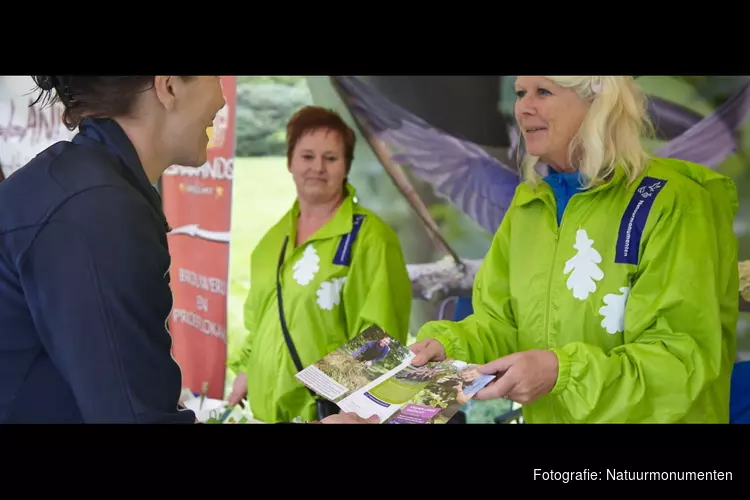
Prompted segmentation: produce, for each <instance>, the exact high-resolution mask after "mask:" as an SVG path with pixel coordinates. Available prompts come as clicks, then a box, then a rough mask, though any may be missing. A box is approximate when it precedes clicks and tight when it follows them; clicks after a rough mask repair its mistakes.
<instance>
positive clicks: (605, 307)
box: [418, 158, 739, 423]
mask: <svg viewBox="0 0 750 500" xmlns="http://www.w3.org/2000/svg"><path fill="white" fill-rule="evenodd" d="M737 208H738V201H737V192H736V189H735V186H734V184H733V183H732V182H731V181H730V180H729V179H727V178H726V177H723V176H721V175H718V174H717V173H715V172H713V171H711V170H709V169H707V168H704V167H702V166H700V165H695V164H691V163H688V162H684V161H680V160H673V159H662V158H654V159H653V160H652V161H651V163H650V165H649V167H648V168H647V170H646V172H644V174H643V175H641V176H640V177H639V178H638V179H636V180H635V181H634V182H633V183H628V181H627V179H626V177H625V174H624V171H623V170H622V169H617V171H616V173H615V174H614V176H613V178H612V180H610V181H609V182H607V183H606V184H604V185H602V186H599V187H596V188H593V189H590V190H588V191H585V192H581V193H577V194H575V195H573V197H572V198H571V199H570V202H569V203H568V206H567V208H566V209H565V212H564V214H563V216H562V222H561V224H560V225H559V226H558V223H557V217H556V202H555V198H554V196H553V192H552V189H551V188H550V186H549V185H547V184H546V183H540V184H539V185H538V186H537V187H533V186H532V185H531V184H529V183H523V184H521V185H520V186H519V187H518V189H517V190H516V194H515V197H514V200H513V202H512V204H511V207H510V209H509V210H508V212H507V214H506V216H505V217H504V219H503V222H502V224H501V226H500V228H499V229H498V231H497V233H496V235H495V237H494V240H493V243H492V245H491V248H490V250H489V252H488V254H487V256H486V258H485V261H484V262H483V264H482V266H481V268H480V270H479V271H478V274H477V277H476V281H475V285H474V292H473V299H472V301H473V306H474V314H473V315H471V316H469V317H468V318H466V319H465V320H464V321H461V322H459V323H452V322H448V321H438V322H432V323H427V324H426V325H425V326H423V328H422V329H421V330H420V332H419V334H418V339H419V340H424V339H426V338H435V339H437V340H439V341H440V342H441V343H442V344H443V345H444V346H445V348H446V351H447V353H448V356H449V357H452V358H456V359H461V360H466V361H469V362H474V363H486V362H489V361H492V360H494V359H497V358H500V357H502V356H505V355H507V354H510V353H514V352H519V351H526V350H532V349H549V350H551V351H552V352H554V353H555V354H556V355H557V357H558V360H559V373H558V378H557V382H556V384H555V386H554V388H553V389H552V391H551V393H550V394H548V395H546V396H544V397H542V398H540V399H539V400H537V401H535V402H534V403H532V404H528V405H525V406H524V409H523V414H524V419H525V421H526V422H528V423H555V422H559V423H566V422H569V423H587V422H617V423H625V422H630V423H636V422H639V423H643V422H720V423H725V422H728V419H729V417H728V412H729V385H730V374H731V370H732V364H733V362H734V358H735V349H736V342H735V337H736V326H737V320H738V302H737V290H738V288H739V277H738V271H737V240H736V237H735V235H734V232H733V230H732V224H733V219H734V217H735V214H736V212H737Z"/></svg>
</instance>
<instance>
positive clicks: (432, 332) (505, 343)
mask: <svg viewBox="0 0 750 500" xmlns="http://www.w3.org/2000/svg"><path fill="white" fill-rule="evenodd" d="M512 217H513V207H511V209H510V210H509V211H508V212H507V213H506V215H505V217H503V221H502V222H501V224H500V227H499V228H498V231H497V233H496V234H495V237H494V238H493V241H492V245H491V246H490V249H489V251H488V252H487V256H486V257H485V259H484V261H483V262H482V264H481V266H480V268H479V270H478V271H477V275H476V277H475V278H474V289H473V293H472V307H473V309H474V312H473V314H471V315H469V316H467V317H466V318H464V319H463V320H461V321H459V322H454V321H448V320H440V321H431V322H428V323H425V325H424V326H422V328H421V329H420V330H419V333H418V334H417V340H419V341H421V340H425V339H428V338H434V339H435V340H437V341H439V342H440V343H441V344H443V347H444V348H445V352H446V354H447V355H448V357H449V358H453V359H458V360H461V361H466V362H469V363H488V362H490V361H492V360H494V359H497V358H499V357H502V356H505V355H507V354H510V353H512V352H515V350H516V346H517V345H518V333H517V329H516V321H515V318H514V317H513V310H512V307H511V296H510V284H509V283H510V279H509V264H508V248H509V245H510V224H511V219H512Z"/></svg>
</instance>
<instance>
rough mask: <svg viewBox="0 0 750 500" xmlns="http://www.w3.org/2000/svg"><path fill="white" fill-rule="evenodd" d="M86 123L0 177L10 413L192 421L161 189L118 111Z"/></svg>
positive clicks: (1, 295) (17, 418) (1, 401)
mask: <svg viewBox="0 0 750 500" xmlns="http://www.w3.org/2000/svg"><path fill="white" fill-rule="evenodd" d="M79 131H80V132H79V134H78V135H77V136H76V137H75V138H74V139H73V141H72V142H67V141H64V142H59V143H57V144H55V145H53V146H51V147H50V148H48V149H47V150H45V151H44V152H42V153H40V154H39V155H38V156H37V157H36V158H35V159H33V160H32V161H31V162H29V163H28V164H27V165H25V166H24V167H23V168H21V169H19V170H18V171H16V172H15V173H13V174H12V175H10V176H9V177H8V178H7V179H6V180H5V181H3V182H2V183H0V422H4V423H16V422H17V423H33V422H37V423H79V422H107V423H193V422H194V419H195V416H194V414H193V412H191V411H189V410H184V409H180V408H178V399H179V396H180V391H181V386H182V375H181V372H180V368H179V366H178V365H177V363H176V362H175V361H174V359H173V358H172V356H171V347H172V338H171V335H170V333H169V331H168V330H167V326H166V321H167V319H168V317H169V314H170V311H171V308H172V294H171V291H170V287H169V265H170V256H169V250H168V247H167V237H166V233H167V230H168V226H167V224H166V220H165V218H164V214H163V212H162V209H161V201H160V199H159V195H158V193H157V192H156V190H155V189H154V187H153V186H152V185H151V184H150V183H149V181H148V179H147V177H146V175H145V172H144V170H143V167H142V165H141V163H140V161H139V159H138V155H137V153H136V151H135V148H134V147H133V145H132V143H131V142H130V140H129V139H128V137H127V135H126V134H125V133H124V132H123V130H122V129H121V128H120V127H119V125H118V124H117V123H116V122H115V121H113V120H107V119H86V120H84V122H83V123H82V124H81V125H80V127H79Z"/></svg>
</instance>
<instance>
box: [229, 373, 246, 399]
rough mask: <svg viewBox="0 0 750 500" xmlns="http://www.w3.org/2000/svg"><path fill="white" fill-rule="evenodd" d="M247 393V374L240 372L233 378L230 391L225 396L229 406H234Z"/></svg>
mask: <svg viewBox="0 0 750 500" xmlns="http://www.w3.org/2000/svg"><path fill="white" fill-rule="evenodd" d="M246 395H247V375H245V374H244V373H240V374H239V375H237V378H236V379H234V384H233V385H232V393H231V394H230V395H229V397H228V398H227V403H229V406H234V405H236V404H237V403H239V402H240V401H242V400H243V399H244V397H245V396H246Z"/></svg>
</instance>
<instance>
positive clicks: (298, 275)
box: [292, 243, 320, 286]
mask: <svg viewBox="0 0 750 500" xmlns="http://www.w3.org/2000/svg"><path fill="white" fill-rule="evenodd" d="M319 264H320V257H318V252H317V251H316V250H315V246H313V244H312V243H311V244H310V245H308V246H307V248H305V251H304V253H303V254H302V257H300V258H299V260H298V261H297V262H295V263H294V267H293V268H292V269H294V274H293V275H292V276H293V277H294V281H296V282H297V283H299V284H300V285H301V286H305V285H307V284H308V283H310V282H311V281H312V280H313V278H314V277H315V275H316V274H317V273H318V270H319V269H320V266H319Z"/></svg>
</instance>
